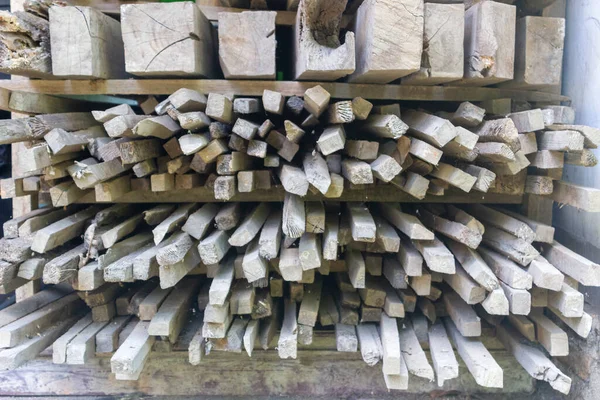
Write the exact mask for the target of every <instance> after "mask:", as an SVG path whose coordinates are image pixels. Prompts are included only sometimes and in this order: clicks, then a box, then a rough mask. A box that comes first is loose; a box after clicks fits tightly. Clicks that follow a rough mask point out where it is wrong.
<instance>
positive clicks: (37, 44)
mask: <svg viewBox="0 0 600 400" xmlns="http://www.w3.org/2000/svg"><path fill="white" fill-rule="evenodd" d="M11 9H12V11H13V12H12V13H11V12H8V11H1V12H0V71H1V72H2V73H5V74H11V75H23V76H28V77H30V78H42V79H44V78H46V79H47V78H49V77H51V76H52V57H51V54H50V24H49V23H48V20H47V19H45V18H42V17H39V16H36V15H34V14H32V13H29V12H26V11H22V10H19V11H17V10H15V7H14V4H13V6H12V7H11ZM17 38H18V42H19V46H14V45H13V43H15V42H16V40H15V39H17ZM7 100H8V99H7Z"/></svg>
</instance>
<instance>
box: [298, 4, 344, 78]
mask: <svg viewBox="0 0 600 400" xmlns="http://www.w3.org/2000/svg"><path fill="white" fill-rule="evenodd" d="M347 1H348V0H304V1H302V2H301V3H300V5H299V7H298V14H297V15H296V24H295V26H294V53H295V70H294V78H295V79H298V80H310V79H313V80H319V81H335V80H336V79H339V78H341V77H344V76H346V75H348V74H351V73H352V72H354V68H355V56H354V33H353V32H349V31H348V32H346V35H345V37H344V43H343V44H342V43H341V42H340V40H339V36H340V23H341V20H342V13H343V12H344V9H345V8H346V3H347Z"/></svg>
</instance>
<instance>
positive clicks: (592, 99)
mask: <svg viewBox="0 0 600 400" xmlns="http://www.w3.org/2000/svg"><path fill="white" fill-rule="evenodd" d="M566 15H567V31H566V39H565V56H564V65H563V94H565V95H567V96H569V97H571V99H572V102H573V103H572V105H573V107H575V109H576V121H575V122H576V123H577V124H582V125H589V126H593V127H596V128H600V95H599V94H600V0H567V14H566ZM595 153H596V155H597V156H598V157H600V150H595ZM563 180H566V181H569V182H573V183H576V184H580V185H584V186H588V187H596V188H600V166H596V167H594V168H585V167H576V166H566V167H565V170H564V174H563ZM554 226H555V227H556V228H557V229H556V238H557V240H558V241H560V242H561V243H563V244H564V245H566V246H567V247H569V248H571V249H573V250H575V251H577V252H578V253H580V254H582V255H584V256H585V257H587V258H589V259H591V260H594V261H595V262H600V213H599V214H592V213H586V212H582V211H578V210H576V209H574V208H572V207H569V206H564V207H562V208H560V207H558V206H557V205H556V204H555V206H554ZM579 289H580V290H581V291H582V292H583V293H584V294H585V296H586V311H587V312H588V313H590V314H591V315H592V316H593V317H594V324H593V327H592V332H591V333H590V335H589V337H588V338H587V339H581V338H579V337H577V335H575V334H574V333H573V332H572V331H571V332H569V352H570V354H569V356H568V357H558V360H557V361H559V363H561V365H560V367H561V368H566V369H564V370H563V371H564V372H565V373H567V374H568V375H569V376H570V377H572V379H573V384H572V387H571V393H570V394H569V396H568V398H569V399H585V400H587V399H589V400H592V399H598V398H600V367H599V365H598V361H599V360H600V335H599V332H600V324H599V320H598V319H599V314H600V289H599V288H586V287H582V286H580V288H579ZM562 363H564V364H562ZM538 388H539V390H538V391H537V393H536V396H535V398H536V399H546V398H560V397H562V396H558V395H557V394H556V392H555V393H552V391H551V389H549V388H548V387H547V386H543V385H539V386H538Z"/></svg>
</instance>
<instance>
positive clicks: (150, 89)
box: [0, 79, 569, 102]
mask: <svg viewBox="0 0 600 400" xmlns="http://www.w3.org/2000/svg"><path fill="white" fill-rule="evenodd" d="M315 85H321V86H323V87H324V88H325V89H326V90H327V91H328V92H329V93H331V96H332V97H333V98H343V99H353V98H355V97H357V96H361V97H363V98H365V99H368V100H413V101H484V100H492V99H501V98H511V99H514V100H522V101H534V102H535V101H537V102H555V101H569V98H568V97H565V96H561V95H557V94H553V93H543V92H534V91H524V90H510V89H496V88H485V87H452V86H405V85H374V84H355V83H337V82H294V81H236V80H219V79H109V80H43V79H38V80H15V81H11V80H0V88H4V89H7V90H10V91H25V92H36V93H44V94H50V95H94V94H96V95H98V94H110V95H160V94H171V93H173V92H175V91H176V90H178V89H181V88H189V89H194V90H197V91H199V92H202V93H210V92H214V93H224V94H233V95H239V96H262V94H263V91H264V90H265V89H268V90H274V91H277V92H280V93H282V94H284V95H285V96H294V95H295V96H302V95H303V94H304V92H305V91H306V89H309V88H311V87H314V86H315Z"/></svg>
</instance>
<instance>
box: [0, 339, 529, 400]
mask: <svg viewBox="0 0 600 400" xmlns="http://www.w3.org/2000/svg"><path fill="white" fill-rule="evenodd" d="M313 344H314V343H313ZM186 350H187V349H186ZM213 354H214V355H213ZM213 354H210V355H208V356H205V357H203V358H202V361H201V368H202V369H201V371H202V372H201V373H199V369H198V367H197V366H192V365H190V364H189V363H188V360H187V351H186V352H172V353H151V354H150V356H149V358H148V359H147V361H146V364H145V367H144V370H143V372H142V373H141V375H140V379H139V380H138V381H119V380H115V379H114V375H112V374H110V357H104V356H99V357H98V358H96V359H94V360H91V361H90V362H89V363H88V364H86V365H77V366H69V368H68V369H66V368H65V366H64V365H54V364H52V363H51V360H49V359H48V358H38V359H36V360H34V361H31V362H30V363H28V364H26V365H24V366H22V367H21V368H19V369H18V370H16V371H9V372H4V373H3V374H2V376H1V377H0V393H2V394H3V395H9V396H10V395H17V394H18V395H25V396H27V395H30V396H32V395H55V396H66V395H71V396H73V395H93V396H102V395H108V396H110V395H121V396H123V395H127V394H144V395H157V396H159V395H163V396H164V395H170V396H176V395H179V396H247V395H248V394H249V393H251V394H252V395H254V396H273V395H288V396H302V397H303V396H325V397H333V398H346V397H352V396H359V397H369V398H373V397H377V398H381V399H394V398H398V397H397V396H398V393H397V392H388V391H387V389H386V387H385V383H384V381H383V375H382V374H381V369H380V368H371V367H369V366H368V365H366V364H365V362H364V361H363V360H362V358H361V355H360V352H356V353H343V354H341V353H339V352H337V351H335V350H333V349H331V350H315V351H303V350H300V351H299V357H298V359H297V360H281V359H279V357H278V355H277V351H276V350H269V351H266V352H264V351H256V352H254V353H253V354H252V359H251V360H250V361H244V362H241V361H240V359H239V354H235V353H232V354H229V353H224V352H215V353H213ZM492 355H493V357H494V359H495V360H496V361H497V362H498V364H499V365H500V366H501V367H502V368H503V369H504V370H505V379H506V380H507V381H508V382H511V384H510V385H507V386H506V387H505V388H504V390H503V393H505V394H510V393H512V394H521V395H525V394H528V393H531V392H532V391H533V390H534V388H535V386H534V383H533V380H532V378H531V377H530V376H529V375H528V374H527V372H525V371H524V370H523V369H521V368H515V366H516V361H515V360H514V358H513V357H512V356H511V355H509V354H508V353H506V352H505V351H492ZM459 366H460V378H459V379H454V380H451V381H448V382H446V384H445V386H444V389H445V390H453V391H457V392H458V393H460V394H463V395H467V394H482V395H484V393H490V390H489V389H486V388H483V387H480V386H478V385H477V384H476V383H475V381H474V379H473V378H472V376H471V375H470V374H469V372H468V371H467V369H466V367H465V366H464V364H463V363H462V362H459ZM329 374H331V376H335V379H331V380H329V381H328V382H329V383H328V385H323V377H324V376H329ZM57 376H61V377H62V379H57ZM257 382H260V384H257ZM437 389H438V388H437V385H436V384H435V383H434V382H428V381H427V380H425V379H422V378H417V377H415V376H411V377H410V379H409V387H408V393H429V392H432V391H435V390H437ZM492 392H496V391H494V390H493V391H492ZM484 396H485V395H484Z"/></svg>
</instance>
